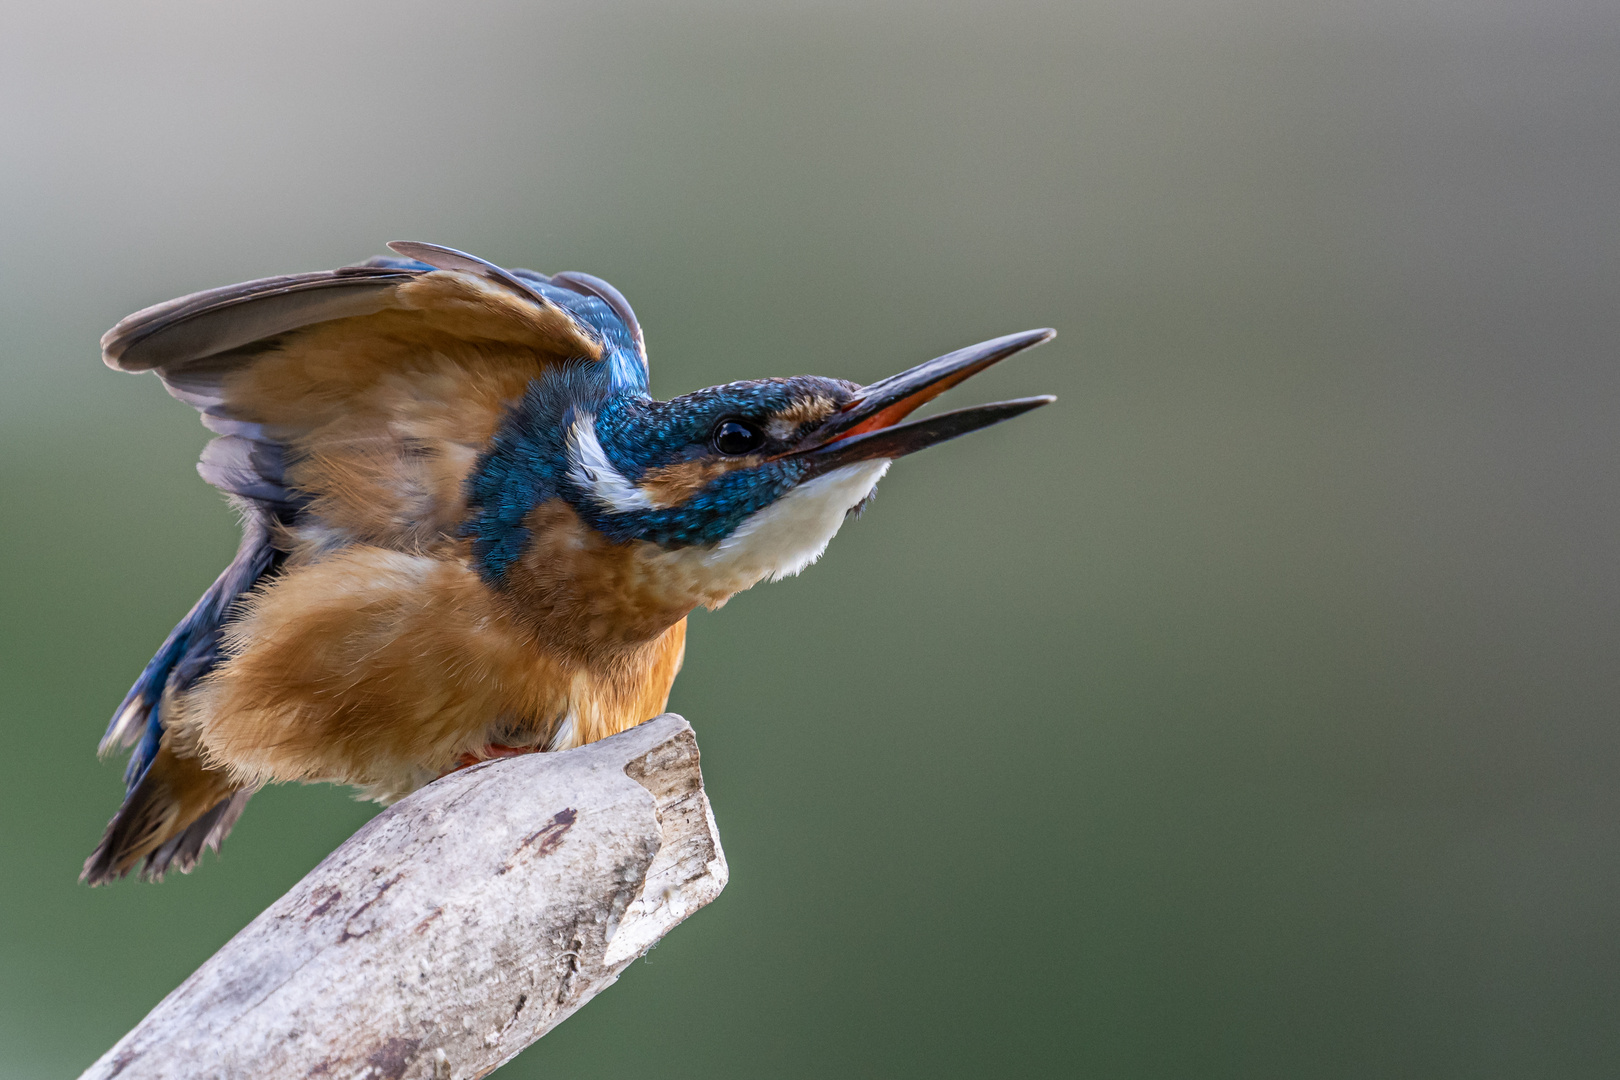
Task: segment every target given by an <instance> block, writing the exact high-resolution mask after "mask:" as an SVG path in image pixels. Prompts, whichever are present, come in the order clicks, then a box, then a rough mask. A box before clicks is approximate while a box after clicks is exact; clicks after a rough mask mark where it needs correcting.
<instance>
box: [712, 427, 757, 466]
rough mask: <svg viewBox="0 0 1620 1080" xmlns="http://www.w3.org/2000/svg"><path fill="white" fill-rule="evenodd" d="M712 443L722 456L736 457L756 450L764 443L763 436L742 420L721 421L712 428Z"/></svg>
mask: <svg viewBox="0 0 1620 1080" xmlns="http://www.w3.org/2000/svg"><path fill="white" fill-rule="evenodd" d="M713 442H714V448H715V449H716V450H718V451H720V452H721V453H722V454H724V455H726V456H727V457H736V456H738V455H739V454H747V453H751V452H752V451H755V450H758V449H759V448H760V447H761V446H762V445H764V443H765V434H764V433H763V432H762V431H760V430H759V428H757V427H755V426H754V425H753V424H750V423H747V422H746V421H743V420H722V421H720V422H719V423H718V424H716V425H715V427H714V439H713Z"/></svg>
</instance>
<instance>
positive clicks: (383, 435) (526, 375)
mask: <svg viewBox="0 0 1620 1080" xmlns="http://www.w3.org/2000/svg"><path fill="white" fill-rule="evenodd" d="M389 246H390V247H392V248H393V249H394V250H395V251H396V252H398V253H399V254H401V255H403V256H406V257H405V258H379V259H373V260H370V261H369V262H368V263H366V264H363V265H359V266H349V267H344V268H342V269H339V270H333V271H325V272H321V273H312V274H295V275H290V276H286V277H275V278H265V279H263V280H260V281H251V282H247V283H246V284H242V285H231V286H227V287H225V288H220V289H211V290H208V291H207V292H201V293H196V294H194V295H191V296H185V297H181V298H180V299H178V300H171V301H169V302H168V303H164V304H159V305H157V306H155V307H151V308H147V309H146V310H144V311H140V312H136V313H135V314H134V315H131V316H129V317H128V318H126V319H124V320H123V321H122V322H120V323H119V324H118V325H117V326H115V327H113V328H112V329H111V330H110V331H108V332H107V334H106V336H105V337H103V338H102V343H101V344H102V352H103V359H104V360H105V361H106V363H107V365H108V366H109V367H112V368H115V369H117V370H120V371H132V372H140V371H153V372H156V373H157V375H158V377H159V378H161V379H162V380H163V383H164V385H165V386H166V387H167V388H168V390H169V392H170V393H171V394H173V395H174V396H175V397H177V398H179V399H180V400H182V401H185V402H187V403H189V404H191V405H193V406H195V407H196V408H197V409H198V410H199V411H200V412H201V413H202V420H203V423H204V424H205V425H207V426H208V427H209V428H210V429H212V430H213V431H215V432H217V433H218V434H219V437H218V438H216V439H214V440H213V441H212V442H210V443H209V444H208V446H207V447H206V448H205V449H204V451H203V454H202V460H201V461H200V462H199V463H198V466H197V470H198V472H200V473H201V474H202V476H203V478H204V479H206V480H207V481H208V482H209V483H211V484H213V485H214V486H216V487H218V488H220V489H221V490H223V491H225V492H228V493H229V494H231V495H233V496H236V497H238V498H239V499H241V500H244V501H245V504H246V506H245V508H246V511H247V512H246V528H245V535H244V537H243V545H242V550H241V552H240V553H239V554H238V556H237V559H236V561H235V562H233V563H232V565H231V567H230V569H228V570H227V571H226V573H225V574H224V575H223V576H222V577H221V578H220V580H219V581H218V582H216V583H215V585H214V587H213V588H211V589H210V590H209V591H208V593H207V594H206V595H205V596H204V597H203V599H202V600H200V601H199V602H198V604H197V607H196V608H194V609H193V611H192V612H191V614H190V615H188V616H187V618H186V620H185V621H184V622H182V623H181V624H180V625H179V626H177V627H176V628H175V631H174V633H173V634H171V635H170V640H169V641H167V642H165V643H164V646H163V648H162V649H161V650H160V651H159V653H158V655H157V656H156V657H154V658H153V661H152V663H151V664H150V665H149V666H148V667H147V670H146V671H145V672H143V673H142V675H141V678H140V680H139V681H138V682H137V683H136V684H135V686H134V687H133V688H132V689H131V690H130V693H129V696H128V697H127V698H126V699H125V701H124V703H123V705H122V706H121V707H120V708H119V710H118V713H117V714H116V715H115V717H114V719H113V722H112V725H111V727H110V728H109V729H108V732H107V735H106V738H105V739H104V740H103V743H102V746H103V749H104V750H107V749H110V748H111V747H113V746H114V745H119V744H122V745H126V746H127V745H130V744H133V743H135V742H137V741H140V742H141V746H140V748H139V749H138V750H137V751H136V753H135V756H134V758H133V759H132V760H131V762H130V771H129V775H128V782H129V783H130V785H131V786H132V787H133V786H134V785H135V784H136V783H138V782H139V780H140V776H141V774H142V772H143V771H144V770H145V768H146V766H147V764H148V763H149V762H150V761H151V759H152V755H153V754H155V752H156V749H157V744H158V739H159V738H160V736H161V731H162V726H163V725H162V722H161V719H160V713H161V709H162V702H163V700H164V698H165V692H166V691H167V692H178V691H181V690H184V689H186V688H187V687H188V686H189V685H191V684H192V683H194V682H195V681H196V680H197V679H198V678H200V677H201V676H202V675H203V674H206V672H207V671H208V670H209V669H210V668H211V667H212V666H213V665H214V663H215V662H216V660H217V655H218V647H219V632H220V627H221V626H222V624H223V622H224V620H225V618H226V617H227V616H228V614H229V611H230V609H231V607H232V606H233V605H234V603H235V601H236V599H237V597H239V596H240V595H241V594H242V593H243V592H246V591H247V590H248V589H251V588H252V587H253V586H254V585H255V584H256V583H257V582H258V581H259V580H261V579H263V578H264V576H265V575H267V574H273V573H275V572H276V570H277V568H278V567H279V566H281V565H282V564H283V563H284V562H286V561H288V560H291V561H293V562H297V561H299V560H303V559H308V558H313V557H316V556H318V555H319V554H320V553H321V552H323V551H329V550H332V549H334V548H338V547H342V546H344V545H346V544H350V543H366V544H374V545H380V546H384V547H390V548H395V549H400V550H410V551H423V550H431V549H433V548H434V547H436V546H439V545H443V544H448V543H452V542H454V540H455V536H456V532H457V529H458V527H459V525H460V522H461V521H462V519H463V518H464V517H465V515H466V495H465V489H466V479H467V475H468V473H469V472H470V471H471V469H472V468H473V466H474V464H475V463H476V461H477V459H478V455H479V453H480V452H481V451H482V450H483V448H484V447H485V445H486V444H487V443H488V441H489V440H490V439H491V437H492V436H493V435H494V433H495V430H496V428H497V427H498V426H499V424H500V423H501V421H502V419H503V418H504V416H505V415H506V410H507V408H508V406H509V405H510V404H512V403H513V402H515V401H517V400H518V399H519V398H520V397H521V396H522V395H523V393H524V391H525V390H526V388H527V387H528V384H529V382H530V380H532V379H534V378H535V377H537V376H539V375H541V374H543V373H544V372H545V371H546V370H547V369H548V368H550V367H552V366H555V365H558V364H563V363H567V362H570V361H574V362H578V361H593V360H601V359H608V360H609V361H610V362H612V363H613V364H615V365H616V368H615V377H619V375H620V374H621V372H620V369H623V370H622V375H623V377H624V378H627V379H629V380H631V381H632V382H635V381H638V380H639V383H640V386H641V387H642V388H643V389H645V386H646V350H645V345H644V343H643V340H642V336H641V331H640V328H639V327H638V326H637V324H636V320H635V316H634V314H633V313H632V312H631V310H630V307H629V304H627V303H626V302H625V300H624V298H623V297H622V296H621V295H620V294H619V293H618V292H617V290H615V289H614V288H613V287H612V286H611V285H608V284H607V283H606V282H604V281H601V280H599V279H597V278H593V277H591V276H589V275H586V274H574V273H568V274H558V275H555V276H554V277H550V278H548V277H546V276H545V275H543V274H538V273H535V272H534V271H529V270H504V269H502V268H500V267H498V266H495V265H493V264H491V263H487V262H485V261H483V260H482V259H478V258H476V257H474V256H471V255H467V254H465V253H463V252H458V251H454V250H452V249H449V248H441V247H437V246H435V245H430V244H415V243H397V244H390V245H389ZM638 365H639V366H638Z"/></svg>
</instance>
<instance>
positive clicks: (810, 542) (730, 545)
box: [703, 458, 890, 591]
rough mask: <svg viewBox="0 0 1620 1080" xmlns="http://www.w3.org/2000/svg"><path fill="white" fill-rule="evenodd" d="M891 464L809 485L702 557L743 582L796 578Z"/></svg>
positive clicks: (840, 472) (865, 465)
mask: <svg viewBox="0 0 1620 1080" xmlns="http://www.w3.org/2000/svg"><path fill="white" fill-rule="evenodd" d="M889 464H890V462H889V459H888V458H878V459H876V460H874V461H862V462H858V463H856V464H854V465H845V466H844V467H843V468H841V469H834V470H833V471H832V472H830V473H827V474H826V475H825V476H818V477H816V478H815V479H814V480H808V481H806V482H805V483H803V484H800V485H799V486H798V487H796V488H794V489H793V490H792V491H790V492H788V493H787V494H786V495H783V496H782V497H781V498H780V499H778V500H776V501H775V502H774V503H772V504H771V505H769V506H767V507H765V508H764V509H763V510H759V511H756V512H755V513H753V514H751V515H749V516H748V517H747V518H746V519H745V520H744V521H743V523H742V524H741V525H739V526H737V528H736V529H735V530H734V531H733V532H732V534H731V535H730V536H728V537H726V538H725V539H724V540H722V541H720V543H719V544H718V545H716V546H715V547H714V548H713V549H711V550H709V551H706V552H704V553H703V557H704V561H705V562H706V563H707V564H708V566H709V567H711V568H712V569H713V570H714V571H717V572H718V573H719V575H722V576H729V577H731V578H732V579H733V580H735V581H738V582H746V584H739V585H737V589H738V590H739V591H740V590H742V589H746V588H748V586H749V585H752V584H754V583H755V582H756V581H761V580H766V579H769V580H771V581H780V580H781V579H783V578H785V577H792V576H793V575H794V574H797V573H798V572H799V571H801V570H803V569H804V568H805V567H807V566H809V565H810V564H811V563H813V562H815V561H816V560H817V559H819V558H821V553H822V552H824V551H826V550H827V544H828V542H830V541H831V540H832V538H833V535H834V534H835V533H837V532H838V527H839V526H840V525H842V524H843V523H844V516H845V515H846V514H848V513H849V511H850V510H851V509H852V508H854V507H855V506H856V505H858V504H859V503H860V501H861V500H862V499H864V498H866V497H867V496H868V495H870V494H871V493H872V489H873V488H874V487H876V486H877V482H878V481H879V480H881V479H882V478H883V474H884V473H886V472H888V471H889Z"/></svg>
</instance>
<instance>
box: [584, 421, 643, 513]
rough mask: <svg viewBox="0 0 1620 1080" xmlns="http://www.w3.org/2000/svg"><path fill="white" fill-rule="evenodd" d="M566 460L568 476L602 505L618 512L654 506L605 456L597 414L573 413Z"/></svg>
mask: <svg viewBox="0 0 1620 1080" xmlns="http://www.w3.org/2000/svg"><path fill="white" fill-rule="evenodd" d="M568 461H569V469H568V476H569V479H571V480H573V481H574V483H576V484H578V485H579V486H580V487H581V488H583V489H584V490H586V491H588V492H590V493H591V497H592V498H594V499H595V500H596V501H597V502H599V503H601V504H602V506H603V507H604V508H606V509H608V510H612V511H613V512H615V513H619V514H623V513H628V512H630V511H632V510H653V509H656V508H657V506H656V504H655V503H654V502H653V501H652V500H651V499H650V498H648V497H647V493H646V492H645V491H642V490H641V489H640V488H638V487H636V485H634V484H632V483H631V482H630V479H629V477H627V476H625V475H624V474H623V473H622V472H620V471H619V470H618V469H616V468H614V467H613V462H611V461H609V460H608V456H607V451H606V450H603V449H602V442H601V440H600V439H598V438H597V437H596V417H595V416H594V415H592V414H591V413H588V412H581V413H576V414H575V416H574V426H573V427H571V428H570V429H569V430H568Z"/></svg>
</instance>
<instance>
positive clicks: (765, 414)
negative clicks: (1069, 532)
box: [467, 330, 1054, 596]
mask: <svg viewBox="0 0 1620 1080" xmlns="http://www.w3.org/2000/svg"><path fill="white" fill-rule="evenodd" d="M1052 336H1053V332H1052V331H1051V330H1031V331H1026V332H1025V333H1021V334H1012V335H1009V336H1007V337H1002V338H997V339H995V340H993V341H986V342H983V343H981V344H978V345H973V346H970V347H968V348H965V349H960V350H958V351H956V352H953V353H950V354H948V355H945V356H941V357H939V358H937V359H934V360H930V361H928V362H927V363H925V364H921V365H919V366H917V367H914V368H911V369H909V370H907V371H904V372H901V373H900V374H898V375H895V376H893V377H891V378H887V379H883V380H882V381H880V382H876V383H873V384H871V385H868V386H861V385H859V384H857V383H853V382H849V381H846V380H843V379H832V378H822V377H818V376H810V375H804V376H796V377H792V378H773V379H754V380H747V381H743V382H734V383H727V384H725V385H723V386H713V387H709V388H708V389H705V390H698V391H696V392H694V393H690V394H683V395H681V396H680V397H676V398H672V399H670V400H668V401H657V400H654V399H653V398H652V397H650V396H649V395H648V394H647V393H646V390H645V383H644V379H638V378H636V377H635V374H634V373H636V372H644V370H645V368H644V367H642V366H640V365H638V364H637V363H636V362H635V358H624V357H620V358H618V360H617V361H615V360H614V359H613V358H611V357H608V356H604V358H603V360H602V361H599V362H592V363H579V364H574V365H570V366H567V367H565V368H562V369H559V370H556V371H554V372H552V373H550V374H549V375H547V376H546V377H545V378H542V379H538V380H536V381H535V382H534V383H532V384H531V385H530V387H529V390H528V393H527V394H526V395H525V397H524V398H523V400H522V401H521V402H520V403H519V404H518V406H517V407H516V408H515V409H514V410H513V412H512V413H511V415H510V416H509V417H508V419H507V422H506V423H505V425H504V426H503V428H502V429H501V431H500V432H499V433H498V434H497V436H496V438H495V440H494V443H493V445H492V447H491V448H490V449H489V450H488V451H487V452H486V453H485V455H484V457H483V459H482V460H481V461H480V463H479V467H478V470H477V471H476V473H475V475H474V478H473V481H472V490H471V492H470V503H471V506H472V510H473V516H472V518H471V519H470V521H469V527H468V530H467V531H468V532H469V533H470V534H471V535H472V536H473V538H474V545H473V547H474V556H475V560H476V561H477V564H478V567H479V572H480V573H481V574H482V575H483V576H484V577H485V579H486V580H488V581H490V582H491V584H496V585H499V584H500V582H501V579H502V577H503V575H504V574H505V573H506V571H507V569H508V568H509V567H510V566H511V565H512V564H513V562H514V561H515V560H517V559H518V558H519V557H520V556H521V555H522V553H523V551H524V550H525V548H526V547H527V546H529V545H530V544H532V543H533V542H534V537H533V535H532V533H533V527H532V526H533V522H532V520H531V518H530V514H531V513H532V512H533V510H534V509H535V508H536V507H538V506H541V505H543V504H545V503H547V502H549V501H552V500H560V501H561V502H562V503H565V504H566V505H567V506H568V507H569V508H571V509H572V511H573V513H574V514H575V515H577V517H578V518H579V520H580V521H582V522H584V523H585V525H587V526H588V527H589V528H590V529H591V530H593V531H594V532H596V533H598V534H600V536H601V537H604V538H606V539H607V540H608V541H610V542H612V543H614V544H632V543H637V542H640V543H641V544H645V545H650V547H651V548H653V549H657V551H658V552H663V553H668V554H669V555H670V556H671V557H670V558H665V559H661V560H658V561H659V562H660V563H661V564H663V565H667V566H670V567H679V568H680V570H681V572H683V573H686V574H690V575H696V576H698V577H699V578H706V579H707V580H704V581H702V582H701V586H702V590H701V591H704V592H705V593H706V594H707V595H718V596H726V595H730V594H731V593H733V592H737V591H740V590H741V589H745V588H747V587H748V586H750V585H752V584H754V583H755V582H757V581H760V580H765V579H769V580H776V579H778V578H782V577H786V576H789V575H792V574H797V573H798V572H799V571H800V570H802V569H804V568H805V567H806V566H808V565H809V564H810V563H812V562H814V561H815V560H816V559H817V558H818V557H819V556H820V555H821V553H822V551H823V550H825V548H826V546H827V543H828V541H830V540H831V539H832V537H833V534H834V533H836V532H837V531H838V528H839V526H840V525H841V524H842V523H843V522H844V520H845V519H846V517H848V516H849V515H850V514H851V512H853V511H856V510H858V509H860V508H861V507H862V506H863V505H864V504H865V502H866V501H867V500H868V499H870V498H871V496H872V492H873V488H874V487H875V486H876V484H877V482H878V480H879V479H880V478H881V477H882V476H883V474H884V473H885V472H887V471H888V468H889V465H890V464H891V463H892V462H893V461H894V459H896V458H899V457H903V456H905V455H907V454H911V453H915V452H916V451H918V450H922V449H925V448H926V447H929V446H933V445H934V444H936V443H940V442H943V441H945V440H947V439H951V438H955V437H956V436H958V435H963V434H966V433H968V432H970V431H974V430H977V429H978V428H982V427H986V426H988V425H990V424H994V423H998V422H1000V421H1002V420H1006V419H1009V418H1011V417H1014V416H1017V415H1019V414H1020V413H1024V412H1028V411H1029V410H1031V409H1034V408H1037V407H1038V406H1041V405H1045V404H1047V403H1049V402H1051V401H1052V400H1054V399H1053V398H1051V397H1033V398H1022V399H1019V400H1016V401H1002V402H996V403H994V404H989V405H979V406H974V407H972V408H966V409H959V410H956V411H954V412H945V413H940V414H936V415H933V416H929V417H927V418H925V419H921V420H915V421H911V422H909V423H906V422H902V421H904V420H905V418H906V417H907V416H908V415H910V414H911V413H912V412H913V411H914V410H916V409H917V408H919V407H920V406H922V405H923V404H925V403H926V402H928V401H930V400H932V399H933V398H935V397H936V396H938V395H939V394H941V393H943V392H944V391H945V390H947V389H949V388H950V387H952V386H955V385H956V384H957V383H959V382H961V381H962V380H964V379H966V378H968V377H969V376H971V375H974V374H976V373H977V372H980V371H983V370H984V369H985V368H987V367H989V366H990V365H992V364H994V363H996V362H997V361H999V360H1002V359H1005V358H1006V357H1008V356H1011V355H1012V354H1013V353H1016V352H1019V351H1021V350H1023V349H1026V348H1029V347H1030V346H1033V345H1038V344H1041V343H1042V342H1045V341H1048V340H1050V339H1051V337H1052ZM625 337H626V340H627V341H629V340H633V341H636V342H638V343H639V338H640V335H639V332H633V333H630V334H627V335H625ZM626 372H630V373H631V375H630V377H626V376H625V373H626Z"/></svg>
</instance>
